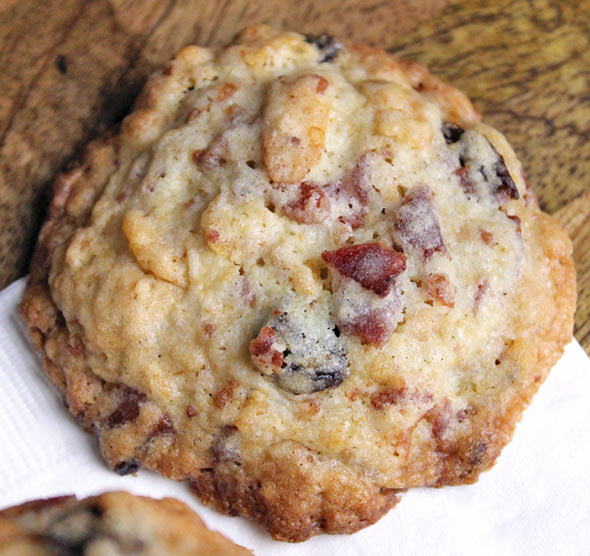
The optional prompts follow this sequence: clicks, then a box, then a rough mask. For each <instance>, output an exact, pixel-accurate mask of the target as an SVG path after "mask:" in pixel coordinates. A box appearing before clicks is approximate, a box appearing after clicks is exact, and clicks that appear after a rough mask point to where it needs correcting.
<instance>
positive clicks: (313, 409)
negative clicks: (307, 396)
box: [307, 400, 320, 415]
mask: <svg viewBox="0 0 590 556" xmlns="http://www.w3.org/2000/svg"><path fill="white" fill-rule="evenodd" d="M307 407H308V412H309V414H310V415H317V414H318V413H319V412H320V406H319V405H318V403H317V402H316V401H315V400H307Z"/></svg>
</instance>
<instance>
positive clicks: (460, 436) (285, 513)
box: [21, 26, 575, 541]
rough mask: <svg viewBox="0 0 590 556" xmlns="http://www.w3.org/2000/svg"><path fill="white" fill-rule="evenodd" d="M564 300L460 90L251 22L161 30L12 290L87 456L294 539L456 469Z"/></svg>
mask: <svg viewBox="0 0 590 556" xmlns="http://www.w3.org/2000/svg"><path fill="white" fill-rule="evenodd" d="M574 306H575V276H574V270H573V263H572V259H571V245H570V242H569V240H568V238H567V236H565V234H564V233H563V232H562V231H561V229H560V228H559V226H558V225H557V224H556V223H555V222H554V221H553V220H552V219H551V218H549V217H548V216H547V215H545V214H543V213H542V212H541V211H540V210H539V208H538V206H537V203H536V200H535V197H534V194H533V193H532V191H531V190H530V188H529V186H528V184H527V182H526V179H525V178H524V176H523V173H522V170H521V167H520V163H519V162H518V160H517V159H516V157H515V155H514V153H513V151H512V150H511V148H510V146H509V145H508V144H507V142H506V140H505V139H504V137H503V136H502V135H501V134H499V133H498V132H497V131H495V130H493V129H491V128H489V127H487V126H485V125H484V124H482V123H480V121H479V115H478V114H477V112H476V111H475V110H474V108H473V107H472V105H471V104H470V102H469V101H468V99H467V98H466V97H465V96H464V95H463V94H462V93H460V92H459V91H457V90H455V89H453V88H451V87H449V86H448V85H445V84H444V83H442V82H441V81H439V80H438V79H436V78H435V77H433V76H432V75H430V74H429V73H428V72H427V71H426V70H425V68H423V67H422V66H419V65H417V64H414V63H411V62H404V61H400V60H398V59H397V58H396V57H394V56H393V55H390V54H386V53H384V52H382V51H379V50H374V49H369V48H364V47H360V46H356V45H352V44H349V43H347V42H346V41H338V40H336V39H332V38H330V37H326V36H323V35H322V36H320V37H309V38H305V37H303V36H301V35H298V34H295V33H277V32H274V31H272V30H271V29H269V28H267V27H264V26H257V27H253V28H249V29H247V30H246V31H244V32H243V33H242V34H241V35H240V36H239V37H238V39H237V40H236V42H235V43H234V44H233V45H230V46H228V47H226V48H224V49H204V48H199V47H187V48H185V49H183V50H182V51H180V52H179V53H178V54H177V56H176V57H175V58H174V59H173V60H172V61H171V62H170V63H169V64H168V65H167V66H166V67H165V68H164V69H163V70H162V71H161V72H160V73H159V74H156V75H155V76H153V77H152V78H151V79H150V81H149V82H148V84H147V85H146V87H145V90H144V92H143V93H142V95H141V96H140V98H139V99H138V101H137V104H136V107H135V109H134V111H133V112H132V114H130V115H129V116H128V117H127V118H126V119H125V121H124V122H123V125H122V127H121V130H120V132H119V133H118V134H113V135H110V136H108V137H105V138H103V139H102V140H100V141H98V142H95V143H93V144H91V145H90V147H89V148H88V151H87V153H86V155H85V157H84V158H83V160H82V161H81V162H80V164H79V165H78V167H76V168H75V169H73V170H72V171H71V172H69V173H67V174H65V175H63V176H61V177H60V178H58V179H57V180H56V185H55V195H54V200H53V204H52V207H51V214H50V217H49V219H48V221H47V223H46V224H45V226H44V228H43V230H42V232H41V236H40V240H39V245H38V248H37V252H36V254H35V258H34V261H33V264H32V268H31V278H30V281H29V285H28V288H27V291H26V293H25V297H24V300H23V302H22V304H21V312H22V314H23V317H24V320H25V321H26V323H27V325H28V328H29V331H30V334H31V337H32V338H33V341H34V342H35V344H36V345H37V347H39V348H40V349H41V350H42V351H43V353H44V369H45V372H46V373H47V375H48V376H49V377H50V379H51V380H52V381H53V383H54V384H55V385H56V386H57V387H58V388H59V389H60V391H61V392H62V393H63V395H64V397H65V399H66V402H67V404H68V407H69V410H70V411H71V413H72V414H73V415H74V416H75V417H76V418H77V419H78V420H79V422H80V423H81V424H82V425H83V426H85V427H86V428H87V429H89V430H92V431H94V432H95V434H96V435H97V437H98V440H99V444H100V449H101V452H102V455H103V456H104V458H105V460H106V462H107V464H108V465H109V466H110V467H111V468H112V469H114V470H115V471H117V472H119V473H122V474H124V473H129V472H134V471H136V470H137V469H139V468H140V467H145V468H148V469H153V470H156V471H158V472H160V473H162V474H163V475H165V476H168V477H171V478H174V479H178V480H181V479H188V480H189V483H190V485H191V487H192V488H193V489H194V490H195V491H196V493H197V494H198V495H199V496H200V497H201V498H202V499H203V500H204V501H206V502H207V503H210V504H212V505H214V506H215V507H217V508H218V509H220V510H221V511H224V512H227V513H230V514H232V515H246V516H249V517H251V518H253V519H255V520H257V521H259V522H260V523H262V524H263V525H264V526H265V527H266V528H267V529H268V530H269V532H270V533H271V535H273V537H274V538H277V539H280V540H290V541H300V540H304V539H306V538H308V537H309V536H311V535H314V534H317V533H321V532H328V533H350V532H353V531H356V530H358V529H359V528H362V527H364V526H366V525H369V524H371V523H373V522H375V521H376V520H377V519H378V518H379V517H380V516H381V515H383V514H384V513H385V512H386V511H388V510H389V509H390V508H391V507H392V506H393V505H394V504H395V503H396V502H397V500H398V494H397V493H398V492H399V491H401V490H404V489H407V488H409V487H412V486H442V485H446V484H459V483H468V482H473V481H474V480H476V479H477V476H478V474H479V473H480V472H481V471H483V470H485V469H488V468H489V467H490V466H491V465H492V464H493V463H494V461H495V460H496V458H497V456H498V455H499V453H500V451H501V449H502V447H503V446H504V445H505V444H506V443H507V442H508V441H509V439H510V437H511V435H512V433H513V430H514V427H515V424H516V423H517V421H518V419H519V418H520V414H521V412H522V410H523V409H524V407H525V406H526V405H527V404H528V403H529V401H530V400H531V398H532V396H533V394H534V393H535V392H536V390H537V388H538V387H539V385H540V383H541V382H542V381H543V380H544V378H545V377H546V375H547V373H548V372H549V369H550V368H551V366H552V365H553V364H554V363H555V362H556V360H557V359H558V357H559V355H560V354H561V352H562V349H563V346H564V345H565V344H566V343H567V342H568V341H569V340H570V339H571V331H572V322H573V311H574Z"/></svg>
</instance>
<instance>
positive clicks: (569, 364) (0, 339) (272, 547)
mask: <svg viewBox="0 0 590 556" xmlns="http://www.w3.org/2000/svg"><path fill="white" fill-rule="evenodd" d="M23 288H24V282H23V281H22V280H20V281H18V282H16V283H14V284H12V285H11V286H10V287H8V288H7V289H5V290H4V291H2V292H0V385H1V389H0V507H5V506H9V505H13V504H16V503H19V502H23V501H25V500H28V499H31V498H39V497H48V496H55V495H59V494H66V493H75V494H77V495H78V496H86V495H89V494H94V493H98V492H102V491H105V490H113V489H125V490H129V491H132V492H135V493H138V494H146V495H151V496H154V497H162V496H174V497H176V498H179V499H181V500H183V501H185V502H187V503H188V504H189V505H190V506H192V507H193V508H194V509H195V510H197V512H198V513H199V514H200V515H201V517H202V518H203V519H204V521H205V522H206V523H207V524H208V525H209V527H211V528H213V529H217V530H218V531H221V532H222V533H223V534H224V535H226V536H227V537H229V538H231V539H233V540H235V541H236V542H238V543H239V544H242V545H244V546H246V547H248V548H251V549H253V550H254V552H255V554H257V555H258V556H264V555H273V556H274V555H285V556H293V555H303V554H305V555H306V556H314V555H322V556H326V555H330V554H338V556H347V555H350V556H352V555H355V556H356V555H363V554H370V555H371V556H377V555H414V554H415V555H420V556H422V555H434V554H436V555H437V556H443V555H463V554H465V555H467V554H469V555H480V554H481V555H488V554H489V555H493V556H497V555H502V556H510V555H515V556H516V555H518V556H522V555H527V554H531V555H532V554H534V555H535V556H540V555H556V554H557V555H560V554H567V555H568V556H574V555H578V554H579V555H582V554H590V469H589V467H590V464H589V462H590V359H588V357H587V355H586V354H585V353H584V351H583V350H582V348H581V347H580V346H579V344H578V343H577V342H575V341H574V342H572V343H571V344H570V345H569V346H568V347H567V349H566V352H565V355H564V356H563V358H562V359H561V360H560V361H559V363H558V364H557V365H556V366H555V368H554V369H553V371H552V372H551V374H550V375H549V378H548V379H547V381H546V382H545V384H544V385H543V386H542V387H541V390H540V391H539V393H538V395H537V396H536V398H535V399H534V401H533V403H532V405H531V406H530V407H529V409H528V410H527V411H526V412H525V414H524V417H523V419H522V422H521V423H520V425H519V426H518V428H517V431H516V434H515V436H514V439H513V441H512V442H511V443H510V444H509V445H508V446H507V447H506V448H505V449H504V451H503V453H502V455H501V456H500V458H499V460H498V463H497V464H496V466H495V467H494V468H493V469H492V470H491V471H489V472H487V473H484V474H483V475H482V476H481V477H480V479H479V482H478V483H476V484H475V485H470V486H461V487H446V488H443V489H413V490H410V491H409V492H407V493H405V494H404V495H403V496H402V500H401V502H400V503H399V505H398V506H397V508H395V509H393V510H392V511H391V512H390V513H389V514H388V515H387V516H385V517H384V518H382V519H381V520H380V521H379V522H378V523H377V524H375V525H373V526H372V527H368V528H367V529H364V530H362V531H360V532H358V533H356V534H354V535H350V536H344V535H337V536H331V535H322V536H319V537H315V538H313V539H311V540H309V541H307V542H305V543H300V544H294V545H293V544H285V543H279V542H275V541H273V540H271V539H270V538H269V536H268V535H267V534H266V533H265V532H264V531H263V530H261V529H260V528H259V527H258V526H256V525H255V524H253V523H251V522H249V521H248V520H246V519H242V518H232V517H227V516H224V515H221V514H218V513H216V512H215V511H212V510H210V509H208V508H206V507H205V506H203V505H202V504H200V503H199V502H198V501H197V499H196V498H195V497H194V496H193V495H192V494H191V492H190V491H189V489H188V487H187V485H186V484H185V483H175V482H173V481H168V480H166V479H163V478H162V477H160V476H157V475H155V474H153V473H150V472H147V471H140V472H139V473H138V475H137V477H133V476H126V477H119V476H118V475H116V474H115V473H113V472H111V471H109V470H108V469H107V468H106V467H105V465H104V464H103V463H102V460H101V458H100V455H99V454H98V451H97V449H96V444H95V442H94V439H93V438H92V437H91V436H89V435H87V434H85V433H84V432H82V431H81V430H80V429H79V427H78V426H77V425H76V424H75V422H74V421H73V420H72V419H71V418H70V417H69V414H68V412H67V411H66V409H65V408H64V407H63V405H62V402H61V400H60V399H59V397H58V395H57V394H56V392H55V391H54V389H53V388H52V387H51V386H50V384H49V383H48V382H47V380H46V379H45V378H44V376H43V375H42V373H41V371H40V369H39V360H38V357H37V355H36V354H35V353H34V352H33V351H32V349H31V348H30V346H29V344H28V341H27V338H26V335H25V334H24V331H23V328H22V326H21V324H20V322H19V319H18V316H17V314H16V306H17V304H18V301H19V299H20V296H21V295H22V291H23Z"/></svg>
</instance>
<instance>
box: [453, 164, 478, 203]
mask: <svg viewBox="0 0 590 556" xmlns="http://www.w3.org/2000/svg"><path fill="white" fill-rule="evenodd" d="M455 174H456V175H457V176H458V177H459V185H460V186H461V189H462V190H463V193H465V195H467V197H470V196H471V195H473V193H474V192H475V188H474V187H473V183H471V181H470V180H469V168H467V166H460V167H459V168H457V169H456V170H455Z"/></svg>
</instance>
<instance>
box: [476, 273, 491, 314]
mask: <svg viewBox="0 0 590 556" xmlns="http://www.w3.org/2000/svg"><path fill="white" fill-rule="evenodd" d="M488 287H489V283H488V280H487V278H480V279H479V281H478V282H477V290H476V291H475V295H474V297H473V308H474V309H477V308H478V307H479V304H480V303H481V299H482V297H483V296H484V295H485V293H486V291H487V290H488Z"/></svg>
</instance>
